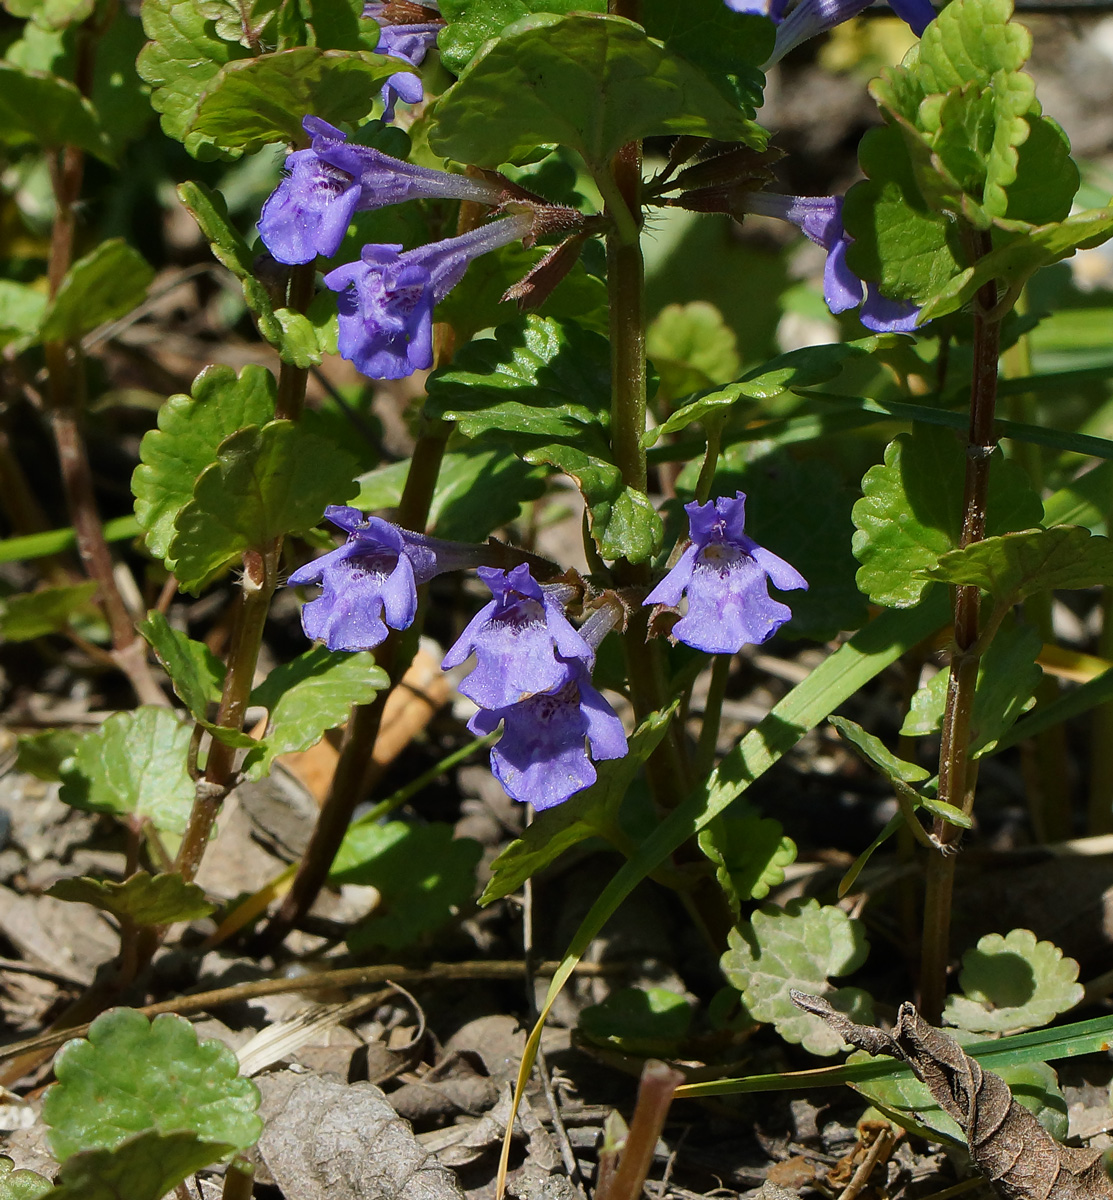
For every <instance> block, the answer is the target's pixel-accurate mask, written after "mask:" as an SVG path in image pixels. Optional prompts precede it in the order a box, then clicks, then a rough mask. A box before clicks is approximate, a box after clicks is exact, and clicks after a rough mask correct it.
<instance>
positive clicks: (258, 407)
mask: <svg viewBox="0 0 1113 1200" xmlns="http://www.w3.org/2000/svg"><path fill="white" fill-rule="evenodd" d="M190 391H191V394H190V395H189V396H185V395H182V394H180V393H179V394H178V395H176V396H171V397H170V398H169V399H168V400H167V401H166V402H165V404H163V405H162V407H161V408H160V409H159V410H158V429H152V430H151V431H150V432H148V433H145V434H144V435H143V440H142V441H141V442H140V443H139V462H140V465H139V466H138V467H136V468H135V473H134V474H133V475H132V479H131V490H132V492H133V493H134V494H135V516H136V519H137V520H138V521H139V524H140V525H141V526H142V527H143V529H144V530H145V531H146V534H147V546H148V548H149V549H150V550H151V552H152V553H153V554H157V555H158V556H159V558H162V559H166V558H167V556H168V554H169V552H170V543H171V541H172V540H173V538H174V522H175V520H176V519H177V517H178V514H179V513H180V512H181V511H182V509H183V508H185V506H186V505H187V504H188V503H189V502H190V501H191V500H192V499H193V489H194V486H195V485H196V483H197V480H198V478H199V477H200V475H201V473H202V472H203V471H204V470H205V468H206V467H208V466H209V465H210V464H211V463H212V461H213V459H214V458H216V452H217V450H218V449H219V448H220V446H221V443H222V442H223V441H224V439H225V438H227V437H229V436H231V435H232V434H233V433H235V432H236V431H237V430H239V429H243V428H244V426H247V425H265V424H266V423H267V422H268V421H270V420H271V419H272V418H273V417H274V401H275V394H276V388H275V382H274V376H273V375H272V374H271V373H270V371H268V370H266V369H265V368H263V367H258V366H254V365H248V366H245V367H244V368H243V370H242V371H241V372H240V374H239V375H238V376H237V375H236V372H235V371H233V370H232V368H231V367H226V366H212V367H206V368H205V369H204V370H203V371H202V372H201V374H200V375H198V376H197V378H196V379H195V380H194V381H193V386H192V388H191V389H190ZM166 565H167V567H168V568H170V569H173V560H172V559H169V560H168V561H167V564H166ZM156 649H157V647H156ZM183 699H184V697H183Z"/></svg>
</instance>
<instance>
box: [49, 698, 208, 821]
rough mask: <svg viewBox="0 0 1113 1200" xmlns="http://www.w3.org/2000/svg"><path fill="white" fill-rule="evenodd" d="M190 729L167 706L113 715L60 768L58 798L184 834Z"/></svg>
mask: <svg viewBox="0 0 1113 1200" xmlns="http://www.w3.org/2000/svg"><path fill="white" fill-rule="evenodd" d="M191 735H192V726H191V725H189V724H186V723H184V722H182V721H180V720H179V719H178V714H177V713H174V712H172V711H171V710H170V709H168V708H157V707H155V706H153V705H146V706H144V707H142V708H136V709H133V710H132V711H130V712H118V713H114V714H113V715H112V716H111V717H109V718H108V720H107V721H105V722H104V724H103V725H101V726H100V727H99V728H97V729H94V730H93V731H92V732H91V733H87V734H86V735H85V736H84V737H83V738H82V739H81V744H80V745H79V746H78V747H77V750H76V752H75V753H74V756H73V758H72V759H70V760H68V761H67V762H65V763H63V764H62V769H61V774H62V780H63V782H62V790H61V791H60V792H59V798H60V799H61V800H62V801H64V802H65V803H66V804H70V805H72V806H73V807H74V808H82V809H86V810H88V811H89V812H104V813H112V814H114V815H115V816H118V817H127V816H137V817H146V818H148V819H149V820H150V821H151V823H152V824H153V825H154V826H155V828H156V829H161V830H166V831H167V832H168V833H184V832H185V827H186V822H187V820H188V819H189V813H190V809H191V808H192V807H193V795H194V786H193V780H192V779H190V777H189V771H188V770H187V769H186V759H187V756H188V753H189V740H190V737H191Z"/></svg>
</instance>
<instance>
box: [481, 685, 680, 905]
mask: <svg viewBox="0 0 1113 1200" xmlns="http://www.w3.org/2000/svg"><path fill="white" fill-rule="evenodd" d="M675 712H676V708H675V706H673V707H670V708H667V709H665V711H664V712H659V713H650V715H649V716H648V717H646V718H645V720H644V721H642V723H641V724H640V725H639V726H638V727H637V729H635V730H634V732H633V733H632V734H631V735H630V738H629V749H628V751H627V753H626V756H625V757H624V758H615V759H609V760H607V761H606V762H601V763H599V764H598V766H597V767H596V771H597V774H598V778H597V779H596V780H595V782H594V783H593V784H592V785H591V787H589V788H585V789H584V790H583V791H582V792H577V793H576V794H575V795H574V796H572V797H571V799H569V800H566V801H565V802H564V803H563V804H560V805H558V806H557V807H556V808H550V809H548V810H546V811H545V812H541V813H538V814H537V815H536V816H535V817H534V818H533V820H532V821H531V822H530V823H529V824H528V825H527V826H526V828H525V830H524V832H523V833H522V836H521V837H520V838H517V839H516V840H515V841H513V842H511V843H510V845H509V846H507V847H506V849H505V850H503V851H502V853H501V854H499V856H498V857H497V858H496V859H495V860H494V862H493V863H491V878H490V880H489V882H488V884H487V887H486V889H485V890H484V892H483V895H482V896H480V898H479V903H480V904H481V905H485V904H490V903H491V902H492V901H493V900H501V899H502V897H503V896H509V895H510V893H511V892H516V891H517V890H518V888H520V887H521V886H522V884H523V883H525V881H526V880H527V879H532V878H533V876H535V875H536V874H537V873H538V872H539V871H542V870H544V869H545V867H547V866H548V865H549V864H550V863H552V862H555V861H556V860H557V859H558V858H559V857H560V856H561V855H562V854H563V853H564V851H565V850H567V849H569V848H570V847H571V846H575V845H576V844H577V843H578V842H583V841H586V840H587V839H588V838H591V837H596V836H597V835H600V834H602V835H604V836H605V834H606V832H607V831H608V830H609V829H610V828H611V827H612V825H613V823H614V821H615V820H616V819H617V816H618V810H619V808H620V807H621V805H622V801H623V799H624V797H625V796H626V792H627V790H628V789H629V787H630V784H631V783H633V781H634V777H635V776H636V775H637V773H638V771H639V770H641V767H642V764H643V763H644V762H645V760H646V759H647V758H648V757H649V756H650V755H651V754H652V753H653V751H654V750H655V749H656V748H657V746H658V744H659V743H660V741H661V739H662V738H663V737H664V736H665V730H666V729H668V727H669V722H670V721H671V720H672V718H673V716H674V714H675Z"/></svg>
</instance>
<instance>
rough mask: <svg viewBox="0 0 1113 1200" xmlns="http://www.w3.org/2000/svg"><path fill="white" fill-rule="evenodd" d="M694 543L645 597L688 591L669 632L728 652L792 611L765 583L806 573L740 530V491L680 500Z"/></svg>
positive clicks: (660, 598)
mask: <svg viewBox="0 0 1113 1200" xmlns="http://www.w3.org/2000/svg"><path fill="white" fill-rule="evenodd" d="M684 511H685V512H686V513H687V514H688V523H689V529H690V533H691V538H692V544H691V545H690V546H689V547H688V548H687V549H686V550H685V551H684V553H683V554H682V555H681V556H680V559H679V560H678V562H677V564H676V566H675V567H673V569H672V570H671V571H670V572H669V573H668V574H667V575H666V576H665V578H664V579H662V580H661V582H660V583H659V584H658V585H657V586H656V587H655V588H654V589H653V591H652V592H650V593H649V595H648V596H647V597H646V598H645V600H644V603H645V604H667V605H670V606H672V605H678V604H679V603H680V600H681V597H682V596H684V595H687V597H688V611H687V613H686V614H685V615H684V616H683V617H681V619H680V620H679V621H677V623H676V624H675V625H674V626H673V628H672V635H673V637H675V638H676V639H677V640H678V641H681V642H684V643H685V644H686V645H689V646H694V647H695V648H696V649H697V650H704V651H706V652H707V653H708V654H734V653H736V652H737V651H738V650H741V648H742V647H743V646H749V645H761V643H762V642H765V641H768V640H769V638H771V637H772V636H773V634H774V633H776V632H777V630H778V629H780V627H781V626H782V625H783V624H784V623H785V622H786V621H787V620H788V619H789V618H790V617H791V616H792V610H791V609H790V608H789V607H788V606H787V605H786V604H781V603H780V602H779V601H777V600H773V599H772V598H771V597H770V595H769V591H768V583H770V582H771V583H773V585H774V586H775V587H778V588H780V589H781V590H782V591H792V590H794V589H795V588H806V587H807V586H808V584H807V580H805V579H804V577H803V576H802V575H801V574H800V572H799V571H797V570H796V568H795V567H791V566H789V564H788V563H786V562H785V561H784V559H782V558H778V557H777V556H776V555H775V554H773V553H771V552H770V551H769V550H765V549H763V548H762V547H761V546H759V545H758V544H757V542H755V541H754V540H753V538H751V537H747V536H746V534H745V533H744V532H743V527H744V526H745V524H746V497H745V496H744V495H743V493H742V492H739V493H738V494H737V499H734V500H731V499H730V498H729V497H727V496H723V497H721V498H720V499H718V500H716V501H714V503H712V502H711V501H708V503H706V504H700V503H698V502H697V501H693V502H692V503H691V504H686V505H685V506H684Z"/></svg>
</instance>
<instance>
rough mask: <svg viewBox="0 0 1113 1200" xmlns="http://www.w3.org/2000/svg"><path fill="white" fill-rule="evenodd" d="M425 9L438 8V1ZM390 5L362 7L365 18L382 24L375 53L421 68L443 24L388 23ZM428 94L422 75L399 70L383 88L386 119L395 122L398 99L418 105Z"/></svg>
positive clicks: (427, 22) (429, 4)
mask: <svg viewBox="0 0 1113 1200" xmlns="http://www.w3.org/2000/svg"><path fill="white" fill-rule="evenodd" d="M421 7H422V8H426V9H436V8H437V4H436V0H426V2H425V3H424V4H422V5H421ZM388 8H389V6H388V5H387V4H378V3H374V2H372V3H368V4H365V5H364V6H363V15H364V16H365V17H370V18H371V19H372V20H374V21H377V22H378V25H379V44H378V45H377V46H376V47H375V53H376V54H389V55H390V57H391V58H400V59H402V61H403V62H408V63H409V64H410V66H411V67H420V66H421V64H422V63H423V62H424V61H425V56H426V55H427V54H428V53H429V51H430V50H431V49H432V48H433V46H435V45H436V42H437V34H438V33H440V31H441V30H442V29H443V28H444V25H445V23H444V21H443V20H441V21H412V22H402V23H394V22H392V21H390V20H388V19H387V18H388V12H387V10H388ZM424 94H425V92H424V89H423V88H422V84H421V76H420V75H413V74H410V72H409V71H399V72H397V73H396V74H394V75H391V76H390V78H389V79H388V80H387V81H386V83H385V84H384V85H383V92H382V98H383V117H382V119H383V120H384V121H393V120H394V109H395V105H397V103H398V101H399V100H402V101H404V102H405V103H406V104H418V103H419V102H420V101H421V99H422V97H423V96H424Z"/></svg>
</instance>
